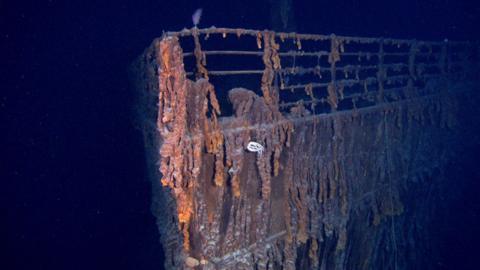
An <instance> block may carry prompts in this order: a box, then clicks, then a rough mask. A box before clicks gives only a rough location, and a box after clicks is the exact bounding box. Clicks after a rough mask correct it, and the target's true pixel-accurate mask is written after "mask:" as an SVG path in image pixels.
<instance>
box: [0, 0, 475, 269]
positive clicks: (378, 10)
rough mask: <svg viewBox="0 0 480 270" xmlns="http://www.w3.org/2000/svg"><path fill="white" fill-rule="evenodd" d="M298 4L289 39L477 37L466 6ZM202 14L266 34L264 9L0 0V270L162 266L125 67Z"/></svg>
mask: <svg viewBox="0 0 480 270" xmlns="http://www.w3.org/2000/svg"><path fill="white" fill-rule="evenodd" d="M294 2H295V5H294V12H295V16H296V19H297V31H298V32H309V33H323V34H328V33H331V32H335V33H337V34H342V35H363V36H388V37H398V38H418V39H434V40H443V39H444V38H448V39H473V40H478V35H476V34H477V33H476V32H475V29H476V28H477V27H478V25H480V20H479V14H480V9H479V6H478V4H475V1H462V0H457V1H455V0H450V1H448V0H426V1H414V0H402V1H400V0H397V1H387V0H371V1H360V0H357V1H345V0H343V1H342V0H337V1H332V0H330V1H325V0H322V1H294ZM198 7H203V9H204V15H203V18H202V21H201V24H200V26H202V27H209V26H211V25H215V26H217V27H222V26H225V27H228V26H230V27H244V28H254V29H264V28H268V27H269V14H268V12H269V3H268V1H267V0H257V1H241V0H237V1H226V0H225V1H187V0H172V1H162V0H155V1H153V0H138V1H125V0H117V1H101V0H97V1H86V0H83V1H77V0H71V1H57V0H50V1H30V2H26V1H23V2H22V1H0V30H1V32H0V47H1V54H0V55H1V59H0V61H1V62H0V71H1V74H0V80H1V85H0V93H1V97H0V98H1V99H0V110H1V119H0V120H1V122H0V124H1V134H2V137H4V138H2V145H4V146H2V149H0V153H1V154H2V160H1V163H0V168H1V170H2V175H1V185H0V190H1V194H0V209H1V216H0V243H1V245H2V246H5V248H3V252H1V253H0V258H1V260H0V269H100V268H105V269H117V270H119V269H161V265H162V255H161V253H162V251H161V247H160V244H159V243H158V233H157V229H156V226H155V220H154V218H153V216H152V215H151V213H150V197H151V195H150V184H149V183H148V182H147V181H146V180H145V171H144V160H143V158H144V157H143V150H142V143H141V136H140V133H139V132H138V131H137V130H135V129H134V126H135V121H134V118H133V116H132V111H133V106H134V105H133V99H134V93H133V91H132V90H129V85H128V79H127V68H128V65H129V64H130V63H131V61H132V60H133V59H134V58H135V57H136V56H137V55H139V54H140V53H141V52H142V50H143V49H144V48H145V47H146V46H148V45H149V44H150V42H151V41H152V39H153V38H155V37H158V36H160V35H161V33H162V30H179V29H181V28H183V27H191V24H192V22H191V14H192V13H193V11H194V10H195V9H196V8H198ZM474 196H475V195H474V194H473V192H472V198H473V197H474ZM459 208H461V206H459ZM476 213H477V214H478V212H476ZM465 215H466V214H465ZM469 217H471V216H470V215H469ZM466 222H473V221H471V220H470V221H468V220H467V221H466ZM466 227H468V226H466ZM472 232H473V233H474V232H475V230H473V229H472ZM477 235H478V233H477ZM459 237H460V236H459ZM462 237H464V238H465V236H462ZM467 238H468V237H467ZM453 239H454V238H453ZM452 241H454V240H452ZM472 241H473V240H472ZM467 242H468V240H467ZM457 244H458V243H457ZM470 244H471V243H470ZM460 245H461V244H460ZM472 246H474V245H472ZM456 251H458V248H456ZM457 253H459V254H456V253H455V252H452V254H453V255H452V261H455V260H457V259H458V258H460V259H459V260H461V258H462V257H461V256H467V255H465V252H461V248H460V251H459V252H457ZM455 256H456V257H455ZM447 261H448V260H447ZM457 261H458V260H457ZM447 266H448V265H447ZM457 269H461V267H460V268H457Z"/></svg>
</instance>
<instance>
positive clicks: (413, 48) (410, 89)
mask: <svg viewBox="0 0 480 270" xmlns="http://www.w3.org/2000/svg"><path fill="white" fill-rule="evenodd" d="M417 51H418V44H417V41H416V40H413V42H412V43H411V44H410V52H409V54H408V73H409V75H410V77H409V78H408V84H407V89H406V91H405V93H406V98H410V97H412V96H413V95H414V94H415V93H414V82H415V80H416V79H417V75H416V72H415V57H416V54H417Z"/></svg>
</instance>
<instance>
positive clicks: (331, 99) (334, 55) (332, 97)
mask: <svg viewBox="0 0 480 270" xmlns="http://www.w3.org/2000/svg"><path fill="white" fill-rule="evenodd" d="M339 45H340V41H339V40H338V39H337V37H336V36H335V35H334V34H332V35H331V36H330V54H329V55H328V62H329V63H330V83H329V84H328V87H327V91H328V103H329V104H330V107H331V109H332V112H335V111H336V110H337V107H338V97H337V86H336V82H335V80H336V73H337V68H336V62H337V61H339V60H340V52H339V48H338V47H339Z"/></svg>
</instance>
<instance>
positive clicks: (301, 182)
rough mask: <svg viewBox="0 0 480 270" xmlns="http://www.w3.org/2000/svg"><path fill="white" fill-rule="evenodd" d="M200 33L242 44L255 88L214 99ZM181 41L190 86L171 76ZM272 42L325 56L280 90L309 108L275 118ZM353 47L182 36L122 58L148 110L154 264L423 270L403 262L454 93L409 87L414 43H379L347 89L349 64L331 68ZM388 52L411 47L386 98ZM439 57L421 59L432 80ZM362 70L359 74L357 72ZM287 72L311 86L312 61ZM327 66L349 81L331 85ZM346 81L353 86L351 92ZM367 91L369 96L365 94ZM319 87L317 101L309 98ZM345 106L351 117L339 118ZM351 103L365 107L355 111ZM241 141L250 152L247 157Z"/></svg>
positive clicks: (438, 162)
mask: <svg viewBox="0 0 480 270" xmlns="http://www.w3.org/2000/svg"><path fill="white" fill-rule="evenodd" d="M222 31H223V32H222ZM201 34H205V35H209V34H221V35H222V36H223V37H225V38H227V34H234V35H236V36H237V37H236V38H239V39H240V38H242V37H243V36H245V35H251V36H253V38H254V39H255V40H254V41H253V42H254V43H255V42H256V43H257V46H258V49H262V51H259V52H260V55H261V56H262V57H261V62H262V63H263V65H264V69H263V70H262V71H261V72H256V73H255V74H261V80H258V77H257V82H258V84H257V85H252V86H251V88H245V87H235V88H233V89H229V90H228V89H222V91H227V90H228V94H227V95H225V96H226V97H225V98H228V102H227V101H223V102H222V104H220V102H219V100H217V95H218V94H219V92H218V91H217V92H216V90H215V87H214V85H213V84H212V83H211V82H210V81H209V79H210V77H212V76H215V74H221V72H220V73H215V72H211V71H207V69H206V67H205V66H206V57H207V55H208V52H205V51H202V49H201V45H200V38H199V37H200V35H201ZM182 35H185V36H188V35H191V36H192V37H193V40H194V44H195V49H194V52H193V55H192V56H194V57H195V60H196V61H195V69H196V70H195V72H193V71H192V73H191V74H196V75H195V81H193V80H191V79H193V78H188V77H187V72H186V71H185V66H184V59H183V58H184V56H185V55H187V54H185V53H184V52H183V51H182V48H181V46H180V40H179V39H180V37H181V36H182ZM278 39H281V41H283V40H285V39H292V40H293V41H294V43H295V48H296V50H301V49H302V48H305V47H308V46H309V45H308V42H312V41H318V40H327V41H329V42H330V44H329V45H330V51H328V52H320V53H318V55H315V56H317V57H318V62H320V61H321V59H320V58H321V57H325V58H327V59H325V61H326V62H328V64H329V65H330V67H329V69H328V68H327V69H326V71H327V72H328V71H330V75H329V77H328V78H326V80H327V81H326V82H320V83H315V82H307V83H304V84H298V85H293V86H292V87H291V88H292V89H294V88H299V89H303V90H304V91H305V93H306V96H307V97H308V98H309V100H303V99H300V100H298V101H295V102H291V104H288V102H287V103H283V105H285V104H288V106H287V108H289V110H288V111H282V110H281V108H282V103H281V95H280V93H279V91H281V90H280V88H279V86H278V85H277V84H276V81H277V79H278V77H276V76H279V74H286V73H282V72H283V71H282V65H284V66H285V65H290V64H289V63H291V61H290V62H289V61H285V62H281V61H283V60H284V58H282V55H283V56H285V57H292V56H295V57H296V55H297V54H295V53H293V52H288V53H285V52H282V51H281V48H280V44H279V43H277V40H278ZM302 40H303V41H304V43H303V44H302V43H301V42H302ZM355 40H357V39H353V38H351V39H349V38H346V37H337V36H334V35H332V36H328V37H323V36H310V35H299V34H295V33H293V34H291V33H289V34H287V33H280V34H278V33H274V32H271V31H256V32H254V31H253V30H245V29H233V30H231V31H230V30H229V29H220V30H218V31H217V30H212V29H210V30H209V29H207V30H205V29H203V30H202V29H196V28H194V29H192V30H191V31H189V32H188V33H187V32H185V31H184V32H180V33H177V34H170V35H168V34H167V35H165V36H164V37H163V38H162V39H158V40H155V41H154V43H153V45H152V47H150V48H148V49H147V50H146V51H145V53H144V54H143V55H142V57H141V58H140V59H139V60H138V61H137V63H136V66H137V67H138V69H139V70H140V71H139V72H138V74H137V76H138V81H137V86H138V87H139V89H140V90H141V91H145V92H148V93H149V94H151V96H150V98H149V101H148V102H150V103H151V102H152V101H151V100H154V102H155V104H156V106H153V107H151V108H150V111H149V112H148V115H149V116H148V117H149V118H155V121H156V125H155V129H150V130H154V131H148V132H146V133H145V138H146V141H149V142H151V143H150V144H149V148H151V149H150V150H151V151H152V152H153V154H152V155H153V156H155V155H156V157H157V158H156V160H157V159H158V161H159V174H160V175H157V174H153V175H154V176H153V178H154V180H153V187H154V206H155V207H154V213H155V214H156V215H157V218H158V224H159V229H160V231H161V234H162V243H163V245H164V249H165V251H166V252H165V257H166V260H165V267H166V268H167V269H393V268H398V269H405V268H422V269H423V268H427V269H430V268H431V267H432V266H431V265H430V264H429V263H430V261H429V260H430V258H427V257H426V258H418V257H417V252H423V251H425V250H427V249H428V248H429V247H428V244H427V243H419V241H420V240H421V239H424V238H422V237H425V236H426V235H428V230H429V226H428V224H429V222H430V221H431V217H432V215H433V214H432V213H435V212H434V211H433V210H432V207H433V206H434V205H435V204H436V203H437V200H438V198H439V197H440V196H441V195H442V191H444V190H446V188H448V186H447V185H446V184H445V183H447V182H446V181H444V179H442V177H444V174H443V173H442V171H441V169H439V168H442V166H443V165H445V164H446V163H447V162H448V161H449V160H451V159H452V158H453V157H454V155H455V153H456V151H454V150H456V149H457V148H458V141H457V140H458V138H459V135H458V133H459V130H460V129H459V128H460V127H461V125H462V121H461V119H462V117H461V112H462V108H463V106H466V105H465V100H467V99H465V97H466V96H468V95H467V94H468V93H465V92H462V91H459V89H458V87H454V86H453V84H452V82H454V80H453V81H452V80H451V79H448V80H447V78H443V79H441V80H430V81H426V82H425V87H424V88H422V90H421V92H420V91H419V88H418V84H419V82H418V78H420V77H422V78H425V76H424V75H422V72H421V69H422V68H419V64H418V63H417V61H420V60H418V59H417V60H416V58H415V57H412V56H411V54H420V51H419V49H418V48H419V47H418V46H419V44H421V42H419V43H416V42H415V43H408V42H401V41H394V40H393V41H392V40H388V39H382V40H381V43H380V44H381V45H380V46H379V47H376V49H378V54H377V57H378V59H377V60H378V64H377V66H375V67H374V68H375V69H374V71H373V72H371V74H372V73H373V74H374V78H367V79H364V80H363V81H360V79H358V77H359V76H361V75H359V73H360V72H359V70H360V69H361V68H362V66H361V65H358V66H354V65H350V66H340V67H339V66H338V65H339V64H341V62H342V61H343V60H342V59H343V58H346V57H348V54H346V53H345V46H347V45H348V44H349V43H348V42H351V41H355ZM357 41H358V40H357ZM360 41H362V42H367V43H368V42H371V40H368V39H367V40H363V39H360ZM392 43H393V44H394V45H397V43H398V44H400V45H403V46H404V45H405V44H407V45H411V47H410V52H409V53H410V55H408V54H407V59H406V61H407V62H408V63H405V67H406V68H404V69H402V68H398V65H397V66H394V68H392V69H391V70H392V72H395V68H396V70H397V71H396V72H401V71H406V72H408V76H409V77H408V78H409V79H408V83H407V84H406V85H405V86H404V87H401V88H400V89H399V90H398V91H397V90H395V91H393V90H389V89H387V87H386V86H388V85H389V81H390V84H392V82H395V81H396V80H401V79H399V78H398V76H401V75H398V74H394V75H392V76H387V72H386V70H387V69H388V68H389V66H388V65H389V64H388V63H386V61H387V60H386V58H384V54H386V53H385V51H384V47H383V46H387V45H391V44H392ZM385 44H387V45H385ZM253 45H255V44H253ZM282 46H283V45H282ZM398 47H400V46H398ZM427 47H428V46H427ZM215 53H216V52H215ZM233 53H235V52H233ZM212 54H213V53H212ZM229 54H232V51H230V52H229ZM252 54H253V53H252ZM342 54H344V55H342ZM440 54H441V57H440V58H439V59H440V60H438V59H435V61H438V65H439V66H440V67H441V68H440V69H439V71H440V72H441V73H442V74H444V76H446V75H447V74H448V72H449V70H451V69H449V68H448V65H446V64H445V63H444V62H445V61H447V59H448V57H447V51H446V49H444V47H442V49H441V51H440ZM299 55H300V54H299ZM301 55H302V56H305V55H308V53H305V52H304V53H303V54H301ZM354 56H355V57H357V56H358V58H361V57H367V58H368V57H369V56H368V54H359V55H354ZM185 57H186V56H185ZM441 59H443V60H441ZM209 61H210V60H209ZM442 61H443V62H442ZM209 63H211V62H209ZM209 65H210V64H209ZM364 68H365V70H367V69H372V68H371V65H370V64H365V65H364ZM291 70H297V72H299V70H302V72H304V73H308V72H309V70H311V71H312V72H313V75H314V76H315V78H320V79H322V76H319V73H321V72H323V68H320V66H319V65H317V66H316V67H315V68H312V69H302V68H299V67H292V68H291ZM338 70H341V71H343V72H344V74H348V73H356V75H355V77H357V80H356V81H348V80H338V78H337V71H338ZM419 70H420V72H419ZM304 73H302V75H304ZM292 74H293V73H292ZM292 74H290V75H292ZM293 75H295V74H293ZM293 75H292V76H293ZM395 76H397V77H395ZM345 77H348V75H345ZM279 84H283V79H281V82H280V83H279ZM353 85H357V86H358V87H359V89H360V90H359V92H358V93H357V92H354V93H353V95H352V91H351V90H350V88H352V87H353ZM375 85H376V86H377V88H376V89H377V91H371V90H370V89H369V88H368V87H372V88H373V87H374V86H375ZM219 86H221V84H219ZM216 87H217V86H216ZM255 87H257V88H258V89H255ZM322 87H323V88H325V93H321V92H319V91H318V92H317V90H318V89H316V88H322ZM465 87H467V86H465ZM470 87H471V86H470ZM287 89H288V87H287ZM314 92H315V93H314ZM419 92H420V93H419ZM260 93H261V96H260V95H259V94H260ZM218 96H220V95H218ZM346 99H350V100H351V102H352V103H353V107H352V109H348V110H340V109H342V102H344V101H345V100H346ZM220 100H221V98H220ZM357 102H358V103H359V104H360V102H363V104H367V105H368V106H363V107H358V108H357ZM365 102H370V103H365ZM150 103H149V104H150ZM223 103H228V104H230V105H231V106H232V115H231V116H221V106H225V104H223ZM322 103H328V105H327V106H329V107H330V110H329V113H326V114H318V113H316V106H321V105H322ZM306 104H310V106H307V107H306V106H305V105H306ZM467 105H468V104H467ZM152 112H154V113H152ZM154 114H155V115H154ZM220 116H221V117H220ZM249 142H256V143H259V144H260V145H262V146H263V148H264V150H263V151H262V152H250V151H248V150H247V145H248V143H249ZM152 149H153V150H152ZM439 170H440V172H439ZM433 175H435V178H433ZM160 183H161V185H160ZM431 186H435V188H436V190H435V192H433V191H432V190H431V188H430V187H431ZM418 239H420V240H418ZM379 247H384V248H379Z"/></svg>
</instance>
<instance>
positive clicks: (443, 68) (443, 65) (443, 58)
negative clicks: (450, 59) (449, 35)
mask: <svg viewBox="0 0 480 270" xmlns="http://www.w3.org/2000/svg"><path fill="white" fill-rule="evenodd" d="M438 62H439V63H438V66H439V67H440V72H441V74H442V76H444V77H445V76H446V75H447V40H445V41H444V42H443V44H442V50H441V52H440V59H439V61H438Z"/></svg>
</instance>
